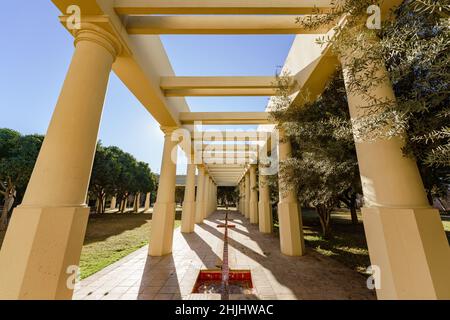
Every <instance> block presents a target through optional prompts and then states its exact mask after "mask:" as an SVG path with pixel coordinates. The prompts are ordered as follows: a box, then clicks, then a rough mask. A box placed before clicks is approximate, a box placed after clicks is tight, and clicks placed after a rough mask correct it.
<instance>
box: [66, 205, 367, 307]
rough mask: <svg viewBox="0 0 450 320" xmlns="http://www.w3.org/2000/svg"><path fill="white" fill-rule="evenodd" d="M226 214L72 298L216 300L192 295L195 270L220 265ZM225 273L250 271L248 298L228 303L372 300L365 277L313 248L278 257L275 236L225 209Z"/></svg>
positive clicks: (126, 261)
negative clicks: (158, 254) (168, 248)
mask: <svg viewBox="0 0 450 320" xmlns="http://www.w3.org/2000/svg"><path fill="white" fill-rule="evenodd" d="M224 217H225V211H216V212H215V213H213V214H211V215H210V216H209V217H208V218H206V219H205V220H204V223H202V224H198V225H196V226H195V231H194V232H193V233H190V234H184V233H181V231H180V228H177V229H176V230H175V231H174V242H173V252H172V254H170V255H166V256H162V257H152V256H149V255H148V246H146V247H143V248H141V249H139V250H137V251H135V252H134V253H132V254H130V255H128V256H127V257H125V258H123V259H122V260H120V261H118V262H116V263H114V264H112V265H110V266H108V267H106V268H105V269H103V270H101V271H100V272H98V273H96V274H94V275H92V276H90V277H89V278H86V279H84V280H82V281H81V282H80V283H79V284H78V285H77V288H76V289H75V294H74V299H78V300H79V299H93V300H98V299H112V300H117V299H122V300H135V299H139V300H159V299H160V300H169V299H175V300H179V299H200V298H201V299H220V294H211V295H197V294H191V292H192V289H193V287H194V284H195V281H196V279H197V276H198V273H199V271H200V269H214V268H217V266H220V264H221V261H222V254H223V233H224V229H223V228H217V225H218V224H220V223H223V221H224ZM229 219H230V220H231V221H230V223H231V224H234V225H235V226H236V227H235V228H232V229H229V233H228V243H229V250H228V251H229V265H230V269H247V270H248V269H249V270H251V274H252V280H253V285H254V290H253V294H250V295H230V299H232V300H238V299H281V300H288V299H375V294H374V292H372V291H370V290H369V289H367V287H366V279H365V278H364V277H363V276H362V275H360V274H358V273H357V272H355V271H353V270H351V269H349V268H347V267H346V266H344V265H342V264H340V263H339V262H337V261H335V260H333V259H331V258H328V257H325V256H322V255H320V254H318V253H316V252H314V251H312V250H308V254H307V255H304V256H301V257H289V256H286V255H283V254H281V252H280V248H279V245H280V242H279V240H278V237H277V236H275V235H273V234H263V233H261V232H259V231H258V226H257V225H251V224H250V222H249V221H248V220H247V219H245V218H244V216H243V215H241V214H240V213H238V212H236V211H229Z"/></svg>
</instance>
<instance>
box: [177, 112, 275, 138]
mask: <svg viewBox="0 0 450 320" xmlns="http://www.w3.org/2000/svg"><path fill="white" fill-rule="evenodd" d="M179 120H180V122H181V124H185V125H186V124H194V122H201V123H202V124H204V125H208V124H222V125H227V124H229V125H232V124H269V123H273V120H271V117H270V114H269V113H268V112H180V115H179ZM194 138H195V137H194Z"/></svg>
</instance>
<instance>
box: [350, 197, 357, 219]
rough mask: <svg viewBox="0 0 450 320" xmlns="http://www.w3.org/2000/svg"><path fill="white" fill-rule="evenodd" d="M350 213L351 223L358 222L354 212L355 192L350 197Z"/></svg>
mask: <svg viewBox="0 0 450 320" xmlns="http://www.w3.org/2000/svg"><path fill="white" fill-rule="evenodd" d="M350 215H351V216H352V224H354V225H357V224H358V215H357V214H356V194H352V195H351V197H350Z"/></svg>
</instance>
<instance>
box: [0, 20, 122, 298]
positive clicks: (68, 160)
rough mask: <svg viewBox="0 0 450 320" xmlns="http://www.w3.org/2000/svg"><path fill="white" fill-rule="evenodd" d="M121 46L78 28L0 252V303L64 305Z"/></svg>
mask: <svg viewBox="0 0 450 320" xmlns="http://www.w3.org/2000/svg"><path fill="white" fill-rule="evenodd" d="M119 52H120V45H119V44H118V43H117V42H116V41H115V40H114V38H113V37H112V36H111V35H110V34H108V33H106V32H105V31H104V30H102V29H100V28H98V27H96V26H93V25H85V24H83V26H82V29H81V30H77V31H76V32H75V52H74V55H73V58H72V62H71V64H70V68H69V70H68V72H67V75H66V79H65V81H64V85H63V87H62V89H61V93H60V96H59V98H58V102H57V104H56V107H55V111H54V112H53V116H52V119H51V122H50V125H49V128H48V131H47V134H46V137H45V139H44V143H43V145H42V148H41V151H40V153H39V156H38V159H37V161H36V165H35V167H34V170H33V174H32V176H31V179H30V182H29V184H28V187H27V190H26V193H25V196H24V199H23V202H22V204H21V205H20V206H19V207H17V208H16V209H15V210H14V213H13V215H12V219H11V222H10V225H9V228H8V231H7V233H6V236H5V239H4V242H3V246H2V249H1V251H0V270H1V272H0V299H70V298H71V297H72V292H73V286H71V283H70V279H71V278H73V268H74V267H76V266H78V263H79V258H80V252H81V247H82V244H83V239H84V234H85V230H86V224H87V219H88V215H89V208H88V207H87V206H86V204H85V201H86V194H87V190H88V184H89V178H90V174H91V170H92V162H93V159H94V154H95V148H96V144H97V135H98V129H99V124H100V117H101V114H102V109H103V103H104V98H105V93H106V87H107V84H108V79H109V74H110V72H111V67H112V64H113V62H114V60H115V58H116V56H117V55H118V54H119Z"/></svg>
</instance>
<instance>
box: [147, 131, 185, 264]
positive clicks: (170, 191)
mask: <svg viewBox="0 0 450 320" xmlns="http://www.w3.org/2000/svg"><path fill="white" fill-rule="evenodd" d="M175 129H176V128H174V127H161V130H162V131H163V132H164V150H163V156H162V163H161V175H160V176H159V186H158V193H157V196H156V203H155V205H154V207H153V215H152V230H151V232H150V244H149V255H151V256H163V255H166V254H169V253H171V252H172V241H173V227H174V221H175V185H176V171H177V164H176V161H177V158H176V156H177V153H176V152H172V151H173V150H174V149H175V148H177V144H178V141H173V140H172V132H173V131H174V130H175Z"/></svg>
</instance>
